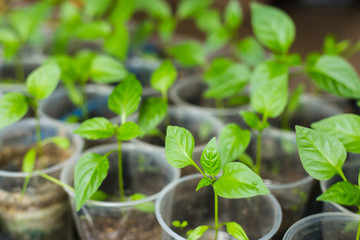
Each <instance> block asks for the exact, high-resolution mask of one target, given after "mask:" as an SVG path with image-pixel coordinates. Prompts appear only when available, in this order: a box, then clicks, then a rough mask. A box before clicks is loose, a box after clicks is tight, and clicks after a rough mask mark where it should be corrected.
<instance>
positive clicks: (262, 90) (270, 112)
mask: <svg viewBox="0 0 360 240" xmlns="http://www.w3.org/2000/svg"><path fill="white" fill-rule="evenodd" d="M287 81H288V68H287V67H286V66H284V65H281V64H278V63H276V62H266V63H262V64H260V65H258V66H257V67H256V68H255V70H254V73H253V74H252V77H251V79H250V89H251V92H250V103H251V107H252V108H253V109H254V110H255V111H256V112H258V113H260V114H262V115H265V114H267V116H268V117H277V116H279V115H280V114H281V113H282V112H283V110H284V108H285V106H286V103H287V99H288V88H287Z"/></svg>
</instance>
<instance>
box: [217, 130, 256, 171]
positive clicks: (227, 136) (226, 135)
mask: <svg viewBox="0 0 360 240" xmlns="http://www.w3.org/2000/svg"><path fill="white" fill-rule="evenodd" d="M249 143H250V131H249V130H243V129H241V128H240V127H239V126H238V125H236V124H235V123H230V124H227V125H226V126H225V127H224V128H223V129H222V131H221V133H220V138H219V152H220V156H221V165H222V166H224V165H225V164H227V163H229V162H232V161H234V160H235V159H236V158H238V157H239V156H240V155H241V153H243V152H244V151H245V149H246V148H247V146H248V145H249Z"/></svg>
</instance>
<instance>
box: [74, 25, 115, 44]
mask: <svg viewBox="0 0 360 240" xmlns="http://www.w3.org/2000/svg"><path fill="white" fill-rule="evenodd" d="M110 33H111V26H110V24H109V23H108V22H105V21H94V22H89V23H83V24H80V25H79V26H77V28H76V29H75V32H74V36H76V37H77V38H80V39H85V40H93V39H98V38H104V37H106V36H108V35H109V34H110Z"/></svg>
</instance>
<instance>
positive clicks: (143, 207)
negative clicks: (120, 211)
mask: <svg viewBox="0 0 360 240" xmlns="http://www.w3.org/2000/svg"><path fill="white" fill-rule="evenodd" d="M144 198H147V196H146V195H144V194H141V193H135V194H133V195H131V200H132V201H137V200H141V199H144ZM135 208H136V209H138V210H140V211H142V212H147V213H155V204H154V202H152V201H149V202H145V203H141V204H137V205H135Z"/></svg>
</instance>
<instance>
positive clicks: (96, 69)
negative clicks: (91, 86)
mask: <svg viewBox="0 0 360 240" xmlns="http://www.w3.org/2000/svg"><path fill="white" fill-rule="evenodd" d="M49 61H55V62H56V63H57V64H58V65H59V66H60V68H61V79H62V82H63V85H64V87H65V89H66V90H67V93H68V96H69V98H70V100H71V101H72V102H73V104H74V105H75V106H77V107H78V108H80V109H81V114H80V116H73V115H71V116H67V118H68V119H66V120H71V121H75V122H79V121H81V120H84V119H87V118H88V115H89V110H88V106H87V105H88V100H87V93H86V84H87V83H88V82H89V80H90V79H91V80H92V81H94V82H95V83H100V84H111V83H116V82H119V81H121V80H122V79H124V78H125V77H126V76H127V74H128V73H127V70H126V68H125V66H124V65H123V64H122V63H121V62H120V61H118V60H116V59H114V58H112V57H110V56H106V55H100V54H98V55H97V54H95V53H94V52H92V51H88V50H83V51H80V52H78V53H77V54H76V55H75V56H74V57H71V56H69V55H65V54H63V55H56V56H55V57H53V58H52V59H51V60H49Z"/></svg>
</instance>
